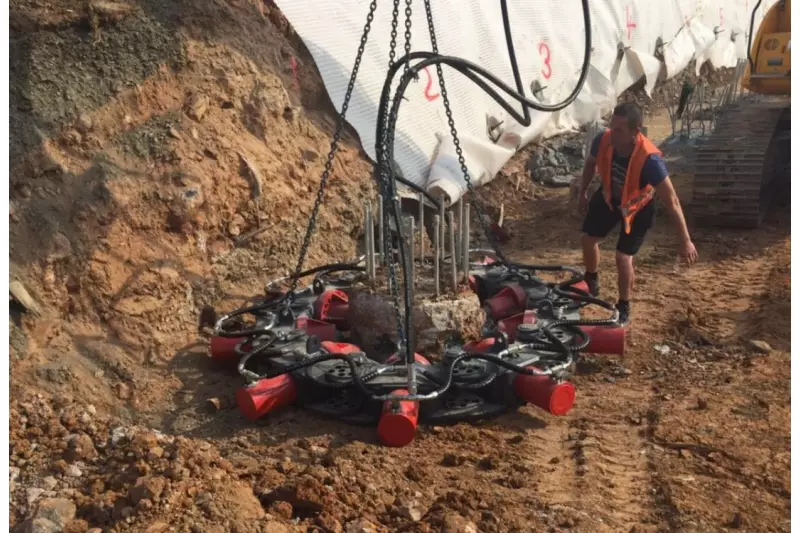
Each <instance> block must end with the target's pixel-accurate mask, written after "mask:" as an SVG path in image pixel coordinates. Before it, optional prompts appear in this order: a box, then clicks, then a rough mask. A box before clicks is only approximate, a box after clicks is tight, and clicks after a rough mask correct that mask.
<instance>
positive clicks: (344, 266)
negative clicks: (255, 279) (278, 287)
mask: <svg viewBox="0 0 800 533" xmlns="http://www.w3.org/2000/svg"><path fill="white" fill-rule="evenodd" d="M343 270H349V271H361V272H363V271H365V270H366V269H365V268H364V267H362V266H358V265H357V264H356V263H331V264H327V265H320V266H318V267H314V268H310V269H308V270H304V271H303V272H300V273H298V274H292V275H289V276H288V277H287V278H286V279H300V278H304V277H306V276H310V275H312V274H317V273H322V274H327V273H330V272H340V271H343ZM291 294H292V293H291V292H286V293H284V294H282V295H280V296H277V297H275V298H270V299H267V300H265V301H263V302H261V303H259V304H256V305H252V306H250V307H243V308H241V309H237V310H235V311H232V312H231V313H229V314H228V315H227V317H226V320H225V321H224V322H223V324H224V323H225V322H227V321H230V320H232V319H234V318H236V317H239V316H242V315H246V314H254V313H258V312H259V311H264V310H266V309H268V308H275V307H277V306H279V305H280V304H282V303H284V302H286V301H287V300H288V299H289V298H290V297H291ZM271 328H272V326H271V325H270V326H269V327H267V328H253V329H248V330H241V331H225V330H224V329H223V328H222V327H221V328H220V331H218V332H217V336H219V337H225V338H229V339H230V338H236V337H256V336H258V335H265V334H268V333H269V332H270V329H271Z"/></svg>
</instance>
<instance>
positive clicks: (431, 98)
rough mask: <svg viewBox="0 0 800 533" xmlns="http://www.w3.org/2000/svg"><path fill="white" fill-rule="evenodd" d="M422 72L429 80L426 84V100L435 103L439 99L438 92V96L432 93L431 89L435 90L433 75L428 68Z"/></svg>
mask: <svg viewBox="0 0 800 533" xmlns="http://www.w3.org/2000/svg"><path fill="white" fill-rule="evenodd" d="M422 72H424V73H425V77H426V78H427V79H428V81H427V82H426V83H425V98H426V99H427V100H428V101H429V102H433V101H434V100H436V99H437V98H439V93H438V92H437V93H436V94H433V93H431V89H432V88H433V76H431V73H430V72H429V71H428V67H425V68H424V69H422Z"/></svg>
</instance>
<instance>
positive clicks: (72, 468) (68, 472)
mask: <svg viewBox="0 0 800 533" xmlns="http://www.w3.org/2000/svg"><path fill="white" fill-rule="evenodd" d="M64 475H65V476H68V477H81V476H82V475H83V472H82V471H81V469H80V468H78V466H77V465H74V464H72V465H67V467H66V468H65V469H64Z"/></svg>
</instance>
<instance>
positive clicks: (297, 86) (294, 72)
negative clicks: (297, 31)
mask: <svg viewBox="0 0 800 533" xmlns="http://www.w3.org/2000/svg"><path fill="white" fill-rule="evenodd" d="M289 66H291V67H292V82H293V83H294V88H295V89H297V90H298V91H299V90H300V80H299V79H298V77H297V59H295V57H294V56H292V57H291V58H290V59H289Z"/></svg>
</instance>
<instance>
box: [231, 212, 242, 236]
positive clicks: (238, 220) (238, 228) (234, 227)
mask: <svg viewBox="0 0 800 533" xmlns="http://www.w3.org/2000/svg"><path fill="white" fill-rule="evenodd" d="M244 224H245V222H244V218H243V217H242V215H240V214H239V213H236V214H235V215H233V217H231V221H230V222H229V223H228V233H230V234H231V236H232V237H236V236H238V235H240V234H241V233H242V228H243V227H244Z"/></svg>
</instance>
